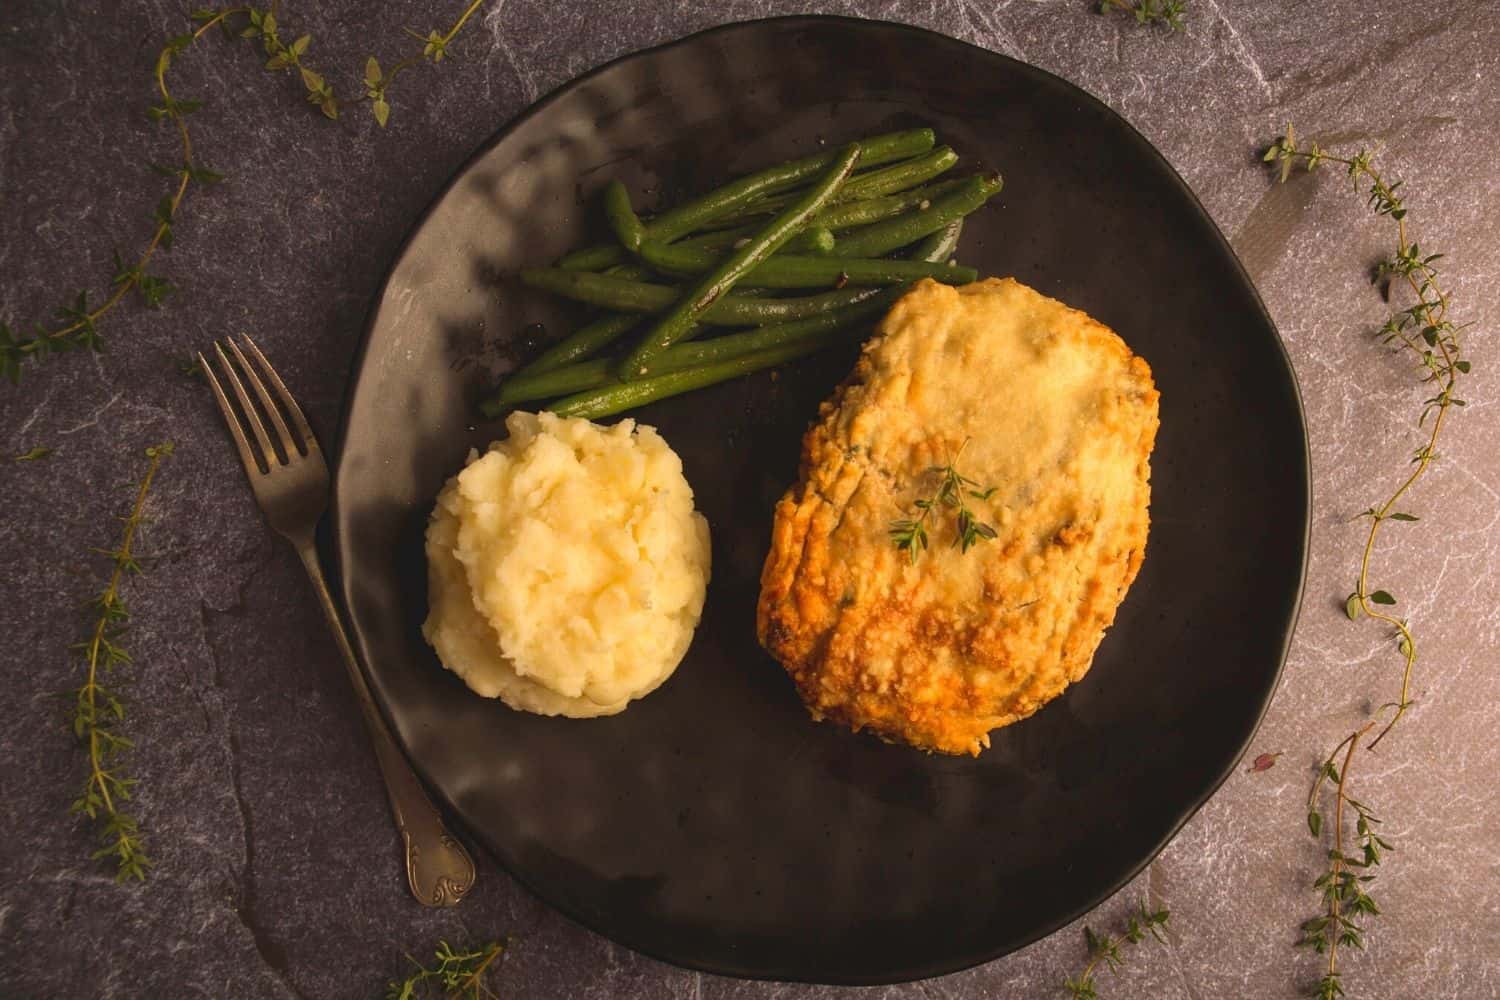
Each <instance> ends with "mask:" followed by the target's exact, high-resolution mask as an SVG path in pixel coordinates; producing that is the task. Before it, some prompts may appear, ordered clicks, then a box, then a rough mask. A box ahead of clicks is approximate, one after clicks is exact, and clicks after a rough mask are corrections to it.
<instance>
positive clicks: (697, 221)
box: [557, 128, 935, 271]
mask: <svg viewBox="0 0 1500 1000" xmlns="http://www.w3.org/2000/svg"><path fill="white" fill-rule="evenodd" d="M934 138H935V137H934V136H933V133H932V129H929V128H919V129H911V130H909V131H906V132H891V133H888V134H886V135H877V136H872V137H870V138H868V139H863V140H861V141H860V148H861V149H862V150H863V153H862V154H861V158H862V161H863V165H864V166H867V167H868V166H875V165H876V164H881V163H890V162H891V161H893V160H901V159H905V158H907V157H909V156H912V155H915V154H918V153H922V152H925V151H926V150H929V149H931V148H932V144H933V141H934ZM837 155H838V154H837V151H835V150H829V151H827V152H823V153H817V154H815V155H813V156H804V157H803V158H802V159H800V160H791V161H789V162H786V163H782V164H780V165H778V166H774V167H770V168H768V169H766V170H761V171H759V172H757V173H753V174H748V175H746V176H744V177H741V178H740V179H739V180H736V181H732V182H730V183H729V184H726V185H724V186H723V187H720V188H716V189H714V190H713V191H710V192H708V193H707V194H705V195H703V196H701V197H698V198H695V199H693V200H692V201H690V202H688V203H687V204H685V205H681V206H679V207H677V208H674V209H672V210H670V211H667V212H663V213H662V214H661V215H659V216H657V217H656V218H655V219H652V220H651V221H650V222H649V223H646V235H647V236H649V237H650V238H651V239H654V240H659V241H661V242H663V243H670V242H672V241H673V240H675V239H678V238H679V237H682V236H686V235H687V234H688V233H690V232H692V231H693V230H695V229H697V228H698V227H699V226H701V225H702V224H703V223H705V222H707V221H708V220H710V219H714V218H718V217H719V216H722V215H726V214H728V213H729V212H732V211H734V210H735V209H737V208H739V207H740V206H741V205H744V204H745V203H746V202H748V201H750V200H751V199H753V198H757V197H761V196H763V195H768V194H775V193H777V192H779V191H785V190H787V189H788V188H793V187H796V186H797V185H799V184H801V183H802V182H803V181H806V180H807V179H808V178H811V177H816V176H817V175H819V174H822V173H824V172H825V171H827V169H828V168H829V166H831V165H832V164H833V163H834V160H835V158H836V156H837ZM623 259H624V253H623V251H622V250H621V249H620V248H619V247H617V246H596V247H589V248H588V249H586V250H577V251H574V252H573V253H570V254H568V255H567V256H565V257H563V258H562V259H561V260H559V261H558V262H557V266H558V267H561V268H565V269H567V270H569V271H597V270H601V269H603V268H606V267H608V266H609V265H611V264H617V263H619V262H620V261H621V260H623Z"/></svg>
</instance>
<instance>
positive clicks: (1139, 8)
mask: <svg viewBox="0 0 1500 1000" xmlns="http://www.w3.org/2000/svg"><path fill="white" fill-rule="evenodd" d="M1116 10H1122V11H1124V12H1125V13H1127V14H1130V15H1132V16H1133V17H1134V18H1135V23H1136V24H1163V25H1166V26H1167V28H1168V29H1170V30H1172V31H1181V30H1182V15H1183V14H1185V13H1187V0H1100V2H1099V13H1101V14H1108V13H1110V12H1111V11H1116Z"/></svg>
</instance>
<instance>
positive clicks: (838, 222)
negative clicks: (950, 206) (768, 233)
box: [814, 180, 964, 233]
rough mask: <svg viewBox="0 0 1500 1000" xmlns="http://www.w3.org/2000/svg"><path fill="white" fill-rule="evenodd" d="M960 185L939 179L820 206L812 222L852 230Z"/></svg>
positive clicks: (922, 205)
mask: <svg viewBox="0 0 1500 1000" xmlns="http://www.w3.org/2000/svg"><path fill="white" fill-rule="evenodd" d="M963 184H964V182H963V181H962V180H953V181H939V182H938V183H936V184H928V185H925V186H923V187H918V188H912V189H911V190H910V191H902V192H900V193H898V194H890V195H884V196H882V197H879V198H864V199H862V200H860V201H851V202H849V203H847V204H843V205H835V206H834V207H833V208H825V209H823V211H821V212H819V213H818V216H817V218H816V219H815V220H814V221H815V222H817V223H818V224H819V225H822V226H827V227H828V228H829V229H830V230H832V231H833V232H835V233H839V232H843V231H844V230H846V229H856V228H858V227H859V226H867V225H869V224H870V223H872V222H879V221H880V220H882V219H888V218H890V217H891V216H893V215H900V214H901V213H902V212H905V211H906V210H907V209H909V208H926V207H927V203H928V202H931V201H933V200H935V199H936V198H939V197H941V196H942V195H945V194H949V193H951V192H953V191H955V190H957V189H958V188H959V187H961V186H962V185H963Z"/></svg>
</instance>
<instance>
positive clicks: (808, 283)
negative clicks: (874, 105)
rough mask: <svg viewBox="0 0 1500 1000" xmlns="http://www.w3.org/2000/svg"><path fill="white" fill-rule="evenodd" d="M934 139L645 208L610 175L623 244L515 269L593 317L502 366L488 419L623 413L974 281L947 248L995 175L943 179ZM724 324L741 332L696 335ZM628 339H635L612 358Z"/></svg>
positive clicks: (609, 192) (943, 155)
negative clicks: (656, 209)
mask: <svg viewBox="0 0 1500 1000" xmlns="http://www.w3.org/2000/svg"><path fill="white" fill-rule="evenodd" d="M934 141H935V136H934V135H933V133H932V130H931V129H912V130H909V131H906V132H892V133H889V134H886V135H877V136H871V137H869V138H866V139H861V140H859V141H858V142H854V143H850V144H849V145H847V146H844V147H842V148H840V149H835V150H830V151H829V152H826V153H819V154H817V155H815V156H808V157H803V158H802V159H800V160H792V161H790V162H787V163H782V164H779V165H778V166H774V167H770V168H768V169H765V170H761V171H759V172H757V173H753V174H749V175H747V176H745V177H741V178H739V179H738V180H735V181H732V182H731V183H729V184H726V185H724V186H723V187H721V188H718V189H716V190H714V191H710V192H709V193H708V194H705V195H702V196H701V197H698V198H695V199H693V200H692V201H689V202H687V203H685V204H683V205H679V206H678V207H676V208H672V209H669V210H667V211H663V212H661V213H659V214H657V215H655V216H652V217H648V218H644V219H643V218H642V217H641V216H639V215H638V214H637V213H636V211H635V208H634V206H632V205H631V203H630V192H629V191H627V190H626V188H625V185H623V184H621V183H620V182H619V181H611V182H610V183H609V184H608V185H607V186H606V187H605V189H604V197H603V202H604V215H605V218H606V220H607V221H608V222H609V228H610V231H611V233H612V234H613V236H614V238H615V242H614V243H610V244H602V245H599V246H593V247H589V248H587V249H584V250H577V251H574V252H573V253H570V254H568V255H567V256H565V257H563V258H562V259H561V260H559V261H558V262H557V264H556V266H554V267H540V268H527V269H525V270H523V271H521V274H520V277H521V280H522V281H523V282H525V283H526V284H527V285H529V286H531V287H532V288H538V289H541V290H543V291H547V292H550V293H552V294H554V295H559V296H562V297H563V298H567V299H572V300H574V301H577V302H583V303H587V304H589V305H591V306H594V307H596V308H597V309H598V310H599V315H598V316H597V317H596V318H594V319H593V320H591V321H590V322H588V323H586V324H585V325H583V326H581V327H579V328H578V329H577V330H576V331H574V332H573V333H572V334H570V335H568V336H566V337H564V338H563V339H562V340H560V341H558V342H557V343H555V344H553V345H552V346H551V347H549V348H548V349H547V350H545V351H544V352H542V354H541V355H540V356H538V357H537V358H536V359H535V360H533V361H532V362H531V363H530V364H528V365H526V366H525V367H523V368H521V369H519V370H518V371H515V372H513V373H511V374H510V375H507V376H505V378H504V380H503V381H502V382H501V384H500V387H499V389H498V391H497V392H496V393H495V394H494V395H493V396H491V397H490V398H489V399H487V400H486V401H485V402H484V403H483V404H482V409H483V410H484V413H485V415H486V416H489V417H497V416H499V415H500V414H502V413H504V412H505V411H507V410H509V409H510V408H511V407H513V406H515V405H516V404H518V403H528V402H534V401H539V400H550V401H551V402H548V403H547V404H546V408H547V409H549V410H552V411H553V412H554V413H557V414H560V415H562V416H569V417H589V418H595V417H605V416H610V415H611V414H615V413H621V412H623V411H625V410H629V409H633V408H634V407H637V406H643V405H645V404H646V403H651V402H655V401H656V400H658V399H666V398H667V397H669V396H676V395H678V394H680V393H684V392H688V391H690V390H693V389H700V388H702V387H704V386H709V385H713V384H715V383H716V382H722V381H725V380H726V379H731V378H736V377H738V376H740V375H745V374H749V373H750V372H755V371H760V370H762V369H765V368H770V367H773V366H775V365H780V364H784V363H785V362H788V361H792V360H795V359H796V358H801V357H805V356H807V355H809V354H812V353H813V352H815V351H818V350H821V349H823V348H825V347H828V346H829V345H831V344H834V343H838V342H840V341H841V340H843V339H844V338H845V337H846V336H847V335H848V333H849V332H850V331H853V330H860V331H863V330H867V329H868V328H869V323H870V321H871V320H872V319H874V318H875V317H877V316H879V315H880V314H881V313H883V312H884V311H885V310H886V309H888V308H889V307H890V305H891V303H893V302H894V301H895V300H896V299H897V298H899V297H900V295H901V293H902V292H903V291H904V290H905V289H906V287H907V286H908V285H910V284H911V283H912V282H913V281H917V280H919V279H922V278H932V279H934V280H936V281H941V282H945V283H947V284H950V285H962V284H966V283H968V282H970V281H973V280H974V279H975V278H976V277H978V274H977V272H975V270H974V269H973V268H969V267H963V266H960V265H959V264H957V263H955V262H954V261H953V260H952V257H953V254H954V252H955V251H956V250H957V249H958V238H959V233H960V231H961V230H962V228H963V220H964V217H965V216H967V215H968V214H969V213H971V212H973V211H974V210H975V209H977V208H979V207H980V206H981V205H983V204H984V203H985V202H986V201H988V200H989V199H990V198H992V197H994V195H995V194H996V193H997V192H998V191H999V190H1000V175H999V174H995V173H983V174H975V175H973V176H972V177H967V178H960V179H955V180H938V179H937V178H939V177H941V175H943V174H944V173H946V172H947V171H948V170H949V169H951V168H952V167H953V166H954V165H955V164H956V163H957V162H958V156H957V154H955V153H954V152H953V150H952V149H949V148H948V147H947V146H941V147H938V148H936V149H934V148H933V144H934ZM783 293H784V294H783ZM725 327H731V328H732V327H739V328H741V329H738V330H731V331H730V332H728V333H722V334H718V335H716V336H712V337H705V339H702V340H698V341H697V342H695V343H688V341H692V340H696V338H698V337H699V336H700V335H702V334H704V333H705V332H706V331H708V330H717V329H722V328H725ZM626 334H631V335H632V339H631V341H630V343H629V345H628V346H627V347H626V348H625V349H624V350H622V351H619V352H618V353H614V354H610V353H608V352H609V351H610V349H611V348H613V347H614V346H615V345H616V344H617V343H618V342H620V341H621V340H622V338H624V337H625V335H626Z"/></svg>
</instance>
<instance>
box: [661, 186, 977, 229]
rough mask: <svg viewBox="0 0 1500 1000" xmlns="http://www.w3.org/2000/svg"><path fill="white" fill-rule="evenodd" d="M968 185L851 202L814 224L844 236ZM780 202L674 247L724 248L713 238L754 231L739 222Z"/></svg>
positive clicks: (761, 204) (920, 189)
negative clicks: (713, 240) (702, 246)
mask: <svg viewBox="0 0 1500 1000" xmlns="http://www.w3.org/2000/svg"><path fill="white" fill-rule="evenodd" d="M965 183H967V179H966V178H958V179H956V180H947V181H938V182H937V183H935V184H924V185H923V186H922V187H916V188H912V189H911V190H909V191H898V192H896V193H895V194H888V195H882V196H880V197H878V198H863V199H861V200H859V201H851V202H848V203H846V204H840V205H835V206H833V207H832V208H825V209H823V211H821V212H819V213H818V214H817V217H816V218H815V219H814V220H813V221H814V222H816V223H817V224H818V225H821V226H826V227H827V228H828V229H829V230H831V231H832V232H835V233H839V232H843V231H844V230H847V229H857V228H858V227H860V226H867V225H869V224H870V223H872V222H879V221H881V220H882V219H888V218H890V217H891V216H893V215H900V214H901V213H902V212H905V211H906V210H907V209H911V208H926V207H927V204H928V203H930V202H932V201H935V200H937V199H938V198H940V197H942V196H943V195H946V194H951V193H952V192H954V191H956V190H958V189H959V188H960V187H962V186H963V185H964V184H965ZM780 202H781V199H780V198H775V199H770V198H768V199H765V200H764V201H763V202H756V203H755V204H754V205H753V206H751V208H754V209H755V211H753V212H752V211H750V210H749V209H747V210H746V211H745V212H742V213H740V214H739V215H737V216H736V217H735V218H733V219H725V220H722V222H724V223H726V224H727V223H733V226H732V227H729V226H727V225H726V228H725V229H724V230H719V231H712V232H708V233H705V234H703V235H702V236H695V237H692V238H690V239H686V240H679V241H678V242H677V244H674V245H681V244H688V245H692V246H701V245H704V242H703V241H709V242H708V245H710V246H723V245H724V244H720V243H715V242H712V241H711V239H710V238H711V237H715V236H717V235H718V233H719V232H721V231H724V232H736V233H740V234H744V233H748V232H751V231H753V227H754V225H755V223H753V222H750V223H746V222H742V221H740V220H742V219H747V218H754V217H756V216H762V217H763V216H766V215H769V214H771V213H772V211H773V210H774V209H775V208H776V207H778V205H779V203H780Z"/></svg>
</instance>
